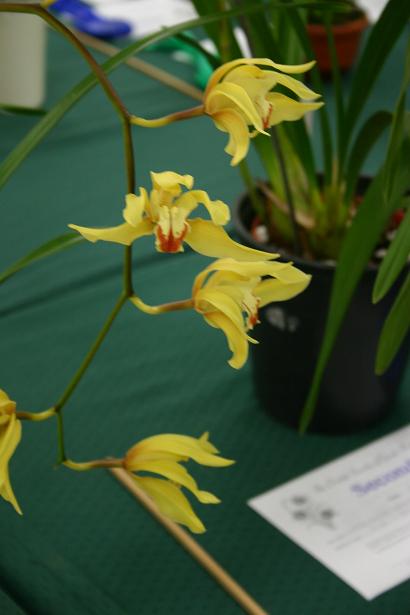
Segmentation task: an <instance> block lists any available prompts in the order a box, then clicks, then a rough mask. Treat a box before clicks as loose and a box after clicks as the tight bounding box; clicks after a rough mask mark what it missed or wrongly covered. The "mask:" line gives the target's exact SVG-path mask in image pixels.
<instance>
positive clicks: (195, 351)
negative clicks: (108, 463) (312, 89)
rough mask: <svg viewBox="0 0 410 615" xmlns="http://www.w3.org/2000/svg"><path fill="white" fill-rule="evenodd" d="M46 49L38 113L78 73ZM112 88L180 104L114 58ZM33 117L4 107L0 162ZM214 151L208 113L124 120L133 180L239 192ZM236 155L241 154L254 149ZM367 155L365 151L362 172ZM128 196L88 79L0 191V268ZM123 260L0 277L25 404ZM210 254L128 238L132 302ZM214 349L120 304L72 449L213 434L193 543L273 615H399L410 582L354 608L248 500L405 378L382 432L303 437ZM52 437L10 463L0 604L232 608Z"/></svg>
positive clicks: (16, 386) (111, 614)
mask: <svg viewBox="0 0 410 615" xmlns="http://www.w3.org/2000/svg"><path fill="white" fill-rule="evenodd" d="M402 43H403V41H400V42H399V43H398V45H397V47H396V49H395V56H394V57H393V58H392V59H390V60H389V61H388V63H387V65H386V68H385V70H384V71H383V76H382V79H381V82H380V86H379V89H378V91H377V92H376V94H375V97H376V98H377V96H378V97H379V98H378V103H380V101H382V100H384V101H385V102H386V104H391V101H392V100H393V99H394V93H395V91H396V90H395V87H394V83H395V79H396V78H397V75H398V69H399V68H398V67H399V65H400V62H397V58H399V59H400V60H401V58H402V50H403V48H404V43H403V44H402ZM48 57H49V66H48V71H49V74H48V88H49V91H48V100H47V104H48V105H49V104H51V103H52V102H53V101H55V100H58V98H59V97H60V96H62V95H63V93H64V92H65V91H66V90H67V88H68V87H69V86H70V85H72V84H74V83H75V82H76V81H77V80H79V79H80V77H81V76H83V75H85V74H86V73H87V72H88V71H87V67H86V66H85V64H84V63H83V61H82V60H81V59H79V58H78V57H77V56H76V55H75V53H74V52H73V51H72V49H71V48H70V47H69V46H68V44H67V43H66V42H64V41H61V40H60V39H59V38H58V37H57V36H56V35H54V34H50V36H49V53H48ZM144 57H145V58H146V59H149V60H155V61H156V62H157V63H159V64H160V65H161V66H162V67H165V68H169V69H172V70H173V71H174V72H177V73H178V74H179V75H180V76H182V77H184V78H186V79H189V78H190V77H191V69H190V68H189V67H188V66H184V65H176V64H175V63H174V61H173V60H171V59H170V58H168V57H166V56H159V55H155V54H146V55H145V56H144ZM112 79H113V82H114V84H115V86H116V87H117V88H118V90H119V91H120V92H121V94H122V95H123V97H124V99H125V101H126V104H127V105H128V107H129V108H130V110H132V111H133V112H135V113H137V114H141V115H146V116H150V117H154V116H160V115H163V114H166V113H168V112H171V111H175V110H178V109H180V108H183V107H187V106H190V105H191V104H192V101H190V100H188V99H187V98H185V97H184V96H183V95H181V94H179V93H178V92H175V91H173V90H169V89H166V88H165V87H164V86H161V85H159V84H158V83H156V82H155V81H152V80H150V79H148V78H146V77H143V76H141V75H140V74H138V73H136V72H133V71H131V70H130V69H127V68H121V69H119V70H118V71H116V72H115V73H114V74H113V76H112ZM375 97H373V98H372V101H373V102H372V103H371V104H375V101H376V98H375ZM376 102H377V101H376ZM370 106H371V105H370ZM35 122H36V119H35V118H26V117H24V118H23V117H16V116H1V117H0V126H1V135H2V138H1V142H0V152H1V154H2V155H5V154H6V153H7V152H8V151H9V150H10V149H11V148H12V147H13V145H15V144H16V143H17V142H18V141H19V139H20V138H21V137H22V136H23V135H24V133H25V132H26V131H27V130H28V129H29V128H30V127H31V126H32V125H34V124H35ZM225 143H226V136H225V135H223V134H222V133H220V132H218V131H217V130H215V129H214V128H213V126H212V124H211V122H210V120H209V119H207V118H201V119H196V120H193V121H192V122H189V123H188V122H185V123H179V124H175V125H172V126H170V127H166V128H163V129H161V130H144V129H139V128H136V129H135V154H136V174H137V183H138V185H148V180H149V171H150V170H154V171H162V170H174V171H177V172H179V173H190V174H192V175H193V176H194V177H195V178H196V187H197V188H203V189H206V190H207V191H208V192H209V194H210V195H211V197H213V198H220V199H223V200H225V201H226V202H228V203H233V202H234V200H235V198H236V196H237V195H238V193H239V192H240V191H241V190H242V186H241V183H240V179H239V175H238V172H237V170H235V169H232V168H231V167H230V166H229V159H228V157H227V155H226V154H224V152H223V147H224V145H225ZM380 153H381V150H380V148H379V153H378V155H379V157H380ZM251 163H252V165H253V166H255V165H256V161H255V160H254V159H253V158H252V159H251ZM376 163H377V158H376V157H375V156H373V158H372V159H371V160H370V163H369V170H370V171H371V170H373V169H374V165H375V164H376ZM372 165H373V168H372ZM124 192H125V176H124V170H123V152H122V142H121V133H120V130H119V122H118V118H117V116H116V115H115V114H114V113H113V111H112V109H111V107H110V105H109V103H108V102H107V100H106V99H105V97H104V95H103V94H102V93H101V92H100V91H99V90H97V89H96V90H94V91H93V92H92V93H91V94H90V95H89V96H88V97H87V98H86V99H84V100H83V101H81V103H80V104H79V105H78V106H77V107H76V108H75V109H73V110H72V111H71V112H70V113H69V114H68V115H67V116H66V117H65V118H64V119H63V120H62V122H61V123H60V124H59V125H58V126H57V127H56V128H55V129H54V130H53V131H52V132H51V133H50V135H49V136H48V137H47V138H46V139H45V140H44V142H43V143H42V144H41V145H40V146H39V147H38V149H37V150H36V151H35V152H34V153H33V154H32V155H30V157H29V158H28V159H27V160H26V161H25V162H24V164H23V165H22V166H21V168H20V169H19V170H18V172H17V173H16V174H15V175H14V176H13V177H12V178H11V180H10V181H9V182H8V184H7V186H6V187H5V189H4V190H3V191H2V195H1V216H2V218H1V219H2V225H1V228H2V241H1V253H0V265H1V270H3V269H4V268H5V267H6V266H7V265H8V264H10V263H12V262H13V261H14V260H16V259H17V258H19V257H20V256H22V255H23V254H25V253H26V252H27V251H28V250H30V249H32V248H34V247H36V246H37V245H39V244H41V243H42V242H43V241H45V240H47V239H48V238H51V237H53V236H54V235H57V234H59V233H61V232H63V231H64V230H65V228H66V225H67V224H68V223H69V222H73V223H77V224H82V225H90V226H97V225H102V226H104V225H108V224H117V223H119V222H120V220H121V209H122V207H123V194H124ZM121 260H122V249H121V247H120V246H116V245H113V244H103V243H101V244H96V245H94V246H93V245H91V244H88V243H87V244H86V243H84V244H82V245H81V246H78V247H76V248H74V249H72V250H70V251H67V252H65V253H62V254H60V255H58V256H57V257H55V258H53V259H50V260H45V261H42V262H41V263H39V264H38V265H36V266H33V267H31V268H29V269H27V270H26V271H25V272H23V273H22V274H20V275H17V276H15V277H14V278H12V279H11V280H10V281H9V282H7V283H6V284H4V285H3V286H2V287H1V288H0V315H1V318H0V340H1V382H0V387H1V388H4V389H5V390H6V391H7V392H8V393H9V394H10V396H11V397H12V398H13V399H16V400H17V401H18V404H19V406H20V408H24V409H32V410H41V409H44V408H46V407H49V406H50V405H52V404H53V403H54V402H55V401H56V399H57V397H58V396H59V394H60V393H61V392H62V390H63V389H64V387H65V386H66V384H67V382H68V381H69V379H70V378H71V376H72V374H73V373H74V371H75V370H76V368H77V366H78V365H79V363H80V361H81V359H82V357H83V356H84V354H85V352H86V350H87V348H88V346H89V344H90V343H91V341H92V340H93V338H94V337H95V335H96V333H97V332H98V330H99V328H100V326H101V325H102V323H103V321H104V319H105V317H106V315H107V314H108V312H109V311H110V310H111V308H112V306H113V304H114V301H115V298H116V295H117V293H118V292H119V288H120V283H121V276H120V271H121ZM207 262H208V261H207V259H205V258H203V257H201V256H199V255H197V254H195V253H193V252H191V251H186V252H185V253H184V254H180V255H176V256H172V255H161V254H158V253H156V252H154V250H153V242H152V238H147V239H144V240H141V241H139V242H138V243H137V244H136V245H135V250H134V282H135V287H136V289H137V292H138V293H139V294H140V295H141V296H142V297H144V299H145V300H146V301H147V302H152V303H156V302H161V301H168V300H174V299H177V298H183V297H185V296H187V295H188V294H189V290H190V286H191V283H192V279H193V277H194V276H195V275H196V273H198V271H199V270H200V269H201V268H202V267H203V266H204V265H205V264H206V263H207ZM279 355H280V349H278V357H279ZM228 356H229V352H228V349H227V347H226V342H225V339H224V337H223V335H222V334H221V333H220V332H218V331H216V330H214V329H211V328H210V327H208V326H207V325H206V324H205V323H204V322H203V320H202V318H201V317H200V316H198V315H197V314H195V313H191V312H187V313H173V314H168V315H165V316H162V317H150V316H147V315H144V314H141V313H139V312H138V311H137V310H135V309H134V308H133V307H132V306H131V305H127V306H125V308H124V310H123V311H122V313H121V314H120V316H119V318H118V320H117V321H116V323H115V325H114V328H113V330H112V331H111V332H110V335H109V337H108V338H107V340H106V341H105V342H104V345H103V347H102V349H101V350H100V352H99V353H98V354H97V356H96V359H95V361H94V363H93V364H92V366H91V367H90V369H89V370H88V372H87V374H86V376H85V377H84V379H83V380H82V382H81V384H80V386H79V387H78V389H77V390H76V392H75V394H74V395H73V397H72V398H71V400H70V402H69V404H68V405H67V406H66V409H65V424H66V439H67V446H68V453H69V455H70V456H71V457H72V458H74V459H77V460H80V459H86V458H92V457H103V456H106V455H114V456H121V455H122V454H123V453H124V451H125V450H127V448H128V447H129V446H130V445H132V444H133V443H134V442H136V441H137V440H139V439H140V438H143V437H146V436H149V435H151V434H155V433H162V432H176V433H178V432H179V433H186V434H191V435H200V434H201V433H202V432H203V431H205V430H209V431H210V432H211V438H212V441H213V442H215V444H216V445H217V446H218V447H219V448H220V449H221V451H222V453H223V454H224V455H225V456H228V457H231V458H234V459H236V460H237V464H236V465H234V466H232V467H230V468H225V469H221V470H216V469H212V468H201V467H199V466H196V467H195V468H193V472H194V474H195V476H196V477H197V478H198V480H199V482H200V485H201V488H203V489H208V490H210V491H213V492H215V493H216V494H218V495H219V496H220V497H221V498H222V501H223V503H222V504H221V505H219V506H213V507H210V506H209V507H205V506H201V505H195V506H196V509H197V511H198V512H199V514H200V516H201V517H202V518H203V519H204V521H205V524H206V526H207V529H208V531H207V532H206V533H205V534H204V535H201V536H199V538H198V540H199V542H200V544H201V545H203V546H204V547H205V548H206V549H207V550H209V552H210V553H211V554H212V555H213V556H214V557H215V558H217V560H218V561H219V562H220V563H221V564H222V566H224V567H225V568H226V569H227V570H228V571H229V572H230V573H231V574H232V575H233V576H234V577H235V578H236V579H237V580H238V581H239V582H240V583H241V584H243V586H244V587H245V588H246V589H247V590H248V591H249V592H250V593H251V594H252V595H253V596H254V597H255V598H256V599H257V600H258V601H259V602H260V603H261V604H262V605H263V606H264V607H265V608H266V609H267V610H268V611H269V612H270V613H278V614H280V615H301V614H304V615H316V614H318V613H332V614H337V613H346V612H350V613H352V614H354V615H360V614H362V613H363V614H365V613H372V614H374V613H377V614H383V615H396V614H407V613H409V612H410V583H408V582H406V583H402V584H401V585H399V586H398V587H396V588H394V589H392V590H391V591H389V592H387V593H385V594H383V595H382V596H380V597H379V598H377V599H375V600H374V601H372V602H370V603H369V602H366V601H365V600H364V599H363V598H361V597H360V596H359V595H358V594H357V593H356V592H354V591H353V590H352V589H350V588H349V587H348V586H347V585H345V584H344V583H343V582H342V581H341V580H340V579H339V578H337V577H336V576H335V575H334V574H332V573H331V572H330V571H328V570H327V569H326V568H325V567H324V566H322V565H321V564H320V563H319V562H317V561H316V560H315V559H313V558H312V557H311V556H310V555H308V554H307V553H306V552H304V551H303V550H302V549H300V548H299V547H297V546H296V545H295V544H294V543H293V542H292V541H290V540H289V539H288V538H286V537H285V536H284V535H282V534H281V533H280V532H279V531H278V530H276V529H275V528H273V527H272V526H271V525H269V524H268V523H267V522H266V521H265V520H264V519H262V518H261V517H260V516H258V515H257V514H256V513H255V512H254V511H252V510H251V509H250V508H249V507H248V506H247V504H246V502H247V500H248V499H249V498H251V497H253V496H255V495H257V494H259V493H261V492H263V491H266V490H268V489H270V488H272V487H274V486H275V485H279V484H281V483H283V482H285V481H287V480H289V479H292V478H294V477H296V476H299V475H300V474H302V473H304V472H306V471H308V470H311V469H313V468H315V467H317V466H319V465H320V464H323V463H325V462H327V461H330V460H333V459H335V458H336V457H338V456H339V455H342V454H344V453H346V452H348V451H352V450H354V449H355V448H357V447H358V446H361V445H364V444H366V443H367V442H370V441H371V440H373V439H375V438H377V437H379V436H381V435H383V434H385V433H388V432H390V431H392V430H394V429H397V428H399V427H401V426H403V425H404V424H406V423H407V422H408V418H409V395H410V386H409V385H410V380H409V374H408V375H407V381H406V382H405V384H404V386H403V387H402V389H401V392H400V394H399V398H398V401H397V404H396V407H395V408H394V412H392V413H391V415H390V417H389V418H388V419H387V420H386V421H385V422H383V423H382V424H380V425H379V426H378V427H377V428H374V429H372V430H369V431H367V432H364V433H360V434H357V435H353V436H348V437H347V436H345V437H332V438H331V437H326V436H319V435H308V436H306V437H303V438H302V437H299V436H298V435H297V434H296V433H295V432H293V431H291V430H289V429H287V428H286V427H284V426H281V425H279V424H277V423H276V422H275V421H274V420H272V418H271V417H270V416H268V415H267V414H266V413H265V412H264V411H263V410H262V408H261V407H260V406H259V404H258V402H257V400H256V399H255V395H254V391H253V386H252V379H251V366H250V365H249V364H247V365H246V366H245V367H244V368H243V369H242V370H241V371H235V370H232V369H231V368H230V367H229V366H228V365H227V363H226V360H227V358H228ZM278 360H279V359H278ZM342 376H343V375H342V374H341V377H342ZM295 386H297V383H295ZM392 410H393V409H392ZM55 431H56V425H55V422H54V421H47V422H45V423H40V424H28V423H25V424H24V426H23V439H22V442H21V444H20V446H19V448H18V450H17V453H16V455H15V456H14V458H13V460H12V463H11V474H12V482H13V486H14V489H15V492H16V494H17V497H18V500H19V502H20V504H21V506H22V508H23V510H24V516H23V517H22V518H21V517H18V516H17V515H16V514H15V512H14V511H13V510H12V508H11V507H10V506H9V505H7V504H6V503H1V502H0V528H1V530H0V613H2V614H3V613H4V614H7V615H8V614H11V615H14V614H16V615H17V614H19V615H20V614H22V613H30V614H33V615H72V614H83V613H84V614H90V615H91V614H92V615H97V614H98V615H117V614H120V613H121V614H136V613H138V614H141V615H154V614H161V615H163V614H166V613H175V614H180V613H190V614H191V613H192V614H194V615H201V614H208V613H218V614H219V613H221V614H222V613H223V614H226V615H230V614H232V615H233V614H236V613H240V612H241V609H240V608H239V607H238V606H237V604H236V603H235V602H233V601H232V599H231V598H230V597H229V596H228V595H227V594H225V593H224V592H223V591H222V589H220V587H219V586H218V585H217V584H215V582H214V581H213V580H212V579H211V578H210V577H209V576H208V575H207V574H206V573H205V572H204V571H203V570H202V569H201V568H200V567H199V566H198V565H197V564H195V563H194V562H193V561H192V560H191V559H190V557H189V556H188V555H187V554H186V553H185V552H184V551H183V550H182V549H181V548H180V547H179V546H178V545H177V544H176V543H175V542H174V540H173V539H172V538H171V537H170V536H168V535H167V534H166V533H165V531H164V530H163V529H162V528H161V527H160V526H158V525H157V523H156V522H155V521H154V520H153V519H152V518H151V517H150V516H149V515H148V513H146V512H145V511H144V510H143V509H141V508H140V507H139V505H138V504H137V503H136V501H135V500H133V499H132V498H131V497H130V495H129V494H128V493H127V492H126V491H125V490H124V489H123V488H122V487H121V486H120V485H119V484H118V483H117V482H116V481H115V480H114V479H113V478H112V477H111V476H110V475H109V474H108V473H106V472H105V471H98V472H94V473H90V472H88V473H82V474H78V473H74V472H71V471H70V470H67V469H66V468H63V467H60V468H56V467H55V459H56V437H55V436H56V434H55Z"/></svg>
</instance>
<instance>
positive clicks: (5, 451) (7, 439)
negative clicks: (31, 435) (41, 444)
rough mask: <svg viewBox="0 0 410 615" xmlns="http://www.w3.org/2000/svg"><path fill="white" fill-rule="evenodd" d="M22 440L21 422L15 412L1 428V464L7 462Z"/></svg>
mask: <svg viewBox="0 0 410 615" xmlns="http://www.w3.org/2000/svg"><path fill="white" fill-rule="evenodd" d="M20 440H21V422H20V421H19V420H18V419H17V418H16V415H15V414H12V415H11V416H10V420H9V421H8V424H7V426H2V427H1V430H0V465H3V464H7V463H8V461H9V460H10V458H11V456H12V455H13V453H14V451H15V450H16V447H17V445H18V443H19V442H20Z"/></svg>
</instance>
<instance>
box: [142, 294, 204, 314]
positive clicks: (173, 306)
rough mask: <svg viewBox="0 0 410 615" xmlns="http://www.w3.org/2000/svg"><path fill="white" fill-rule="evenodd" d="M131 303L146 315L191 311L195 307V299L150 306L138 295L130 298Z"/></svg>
mask: <svg viewBox="0 0 410 615" xmlns="http://www.w3.org/2000/svg"><path fill="white" fill-rule="evenodd" d="M130 301H131V303H133V304H134V305H135V307H136V308H138V309H139V310H141V312H145V313H146V314H152V315H157V314H164V313H165V312H176V311H178V310H190V309H191V308H193V307H194V301H193V299H184V300H183V301H171V302H170V303H163V304H162V305H148V304H146V303H144V302H143V301H142V299H140V298H139V297H137V296H136V295H133V296H132V297H130Z"/></svg>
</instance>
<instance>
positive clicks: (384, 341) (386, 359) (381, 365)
mask: <svg viewBox="0 0 410 615" xmlns="http://www.w3.org/2000/svg"><path fill="white" fill-rule="evenodd" d="M409 329H410V273H408V274H407V277H406V279H405V281H404V283H403V285H402V287H401V289H400V292H399V294H398V295H397V298H396V300H395V302H394V304H393V307H392V308H391V310H390V312H389V315H388V317H387V318H386V321H385V323H384V325H383V329H382V332H381V334H380V340H379V346H378V348H377V356H376V374H383V373H384V372H385V371H386V369H387V368H388V367H389V365H390V363H391V362H392V360H393V359H394V357H395V356H396V353H397V351H398V349H399V347H400V345H401V343H402V342H403V340H404V338H405V337H406V334H407V333H408V331H409Z"/></svg>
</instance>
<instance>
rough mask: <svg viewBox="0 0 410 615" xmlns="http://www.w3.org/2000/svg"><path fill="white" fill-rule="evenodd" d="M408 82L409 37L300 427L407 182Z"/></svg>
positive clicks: (332, 300)
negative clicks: (378, 163)
mask: <svg viewBox="0 0 410 615" xmlns="http://www.w3.org/2000/svg"><path fill="white" fill-rule="evenodd" d="M409 82H410V41H409V44H408V46H407V53H406V61H405V69H404V75H403V80H402V84H401V90H400V96H399V99H398V101H397V105H396V109H395V111H394V114H393V122H392V126H391V131H390V141H389V147H388V151H387V156H386V160H385V162H384V164H383V166H382V168H381V170H380V171H379V173H378V174H377V176H376V177H375V179H374V180H373V182H372V184H371V186H370V188H369V189H368V191H367V193H366V195H365V198H364V200H363V202H362V203H361V205H360V207H359V208H358V211H357V213H356V215H355V217H354V219H353V222H352V225H351V227H350V229H349V231H348V233H347V235H346V239H345V241H344V243H343V247H342V250H341V253H340V256H339V260H338V264H337V268H336V273H335V276H334V280H333V286H332V294H331V297H330V303H329V309H328V317H327V321H326V326H325V332H324V336H323V342H322V346H321V349H320V353H319V358H318V361H317V363H316V368H315V372H314V374H313V380H312V384H311V387H310V390H309V394H308V397H307V400H306V403H305V406H304V408H303V412H302V416H301V420H300V429H301V431H305V430H306V428H307V427H308V425H309V423H310V421H311V418H312V416H313V413H314V410H315V406H316V401H317V398H318V395H319V391H320V385H321V382H322V378H323V374H324V371H325V368H326V365H327V362H328V360H329V358H330V355H331V352H332V350H333V346H334V344H335V341H336V338H337V335H338V333H339V330H340V327H341V325H342V322H343V319H344V317H345V314H346V312H347V309H348V307H349V304H350V301H351V298H352V296H353V293H354V291H355V289H356V286H357V284H358V282H359V280H360V278H361V276H362V274H363V272H364V270H365V268H366V266H367V264H368V262H369V260H370V258H371V256H372V254H373V251H374V249H375V247H376V245H377V242H378V240H379V238H380V236H381V234H382V233H383V231H384V229H385V228H386V225H387V223H388V220H389V218H390V216H391V214H392V213H393V212H394V211H395V210H396V209H398V208H399V207H400V204H401V201H402V198H403V195H404V193H405V192H406V190H408V188H409V186H410V165H409V162H408V161H409V160H410V126H409V125H408V124H407V115H406V113H405V100H406V94H407V89H408V86H409Z"/></svg>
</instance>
